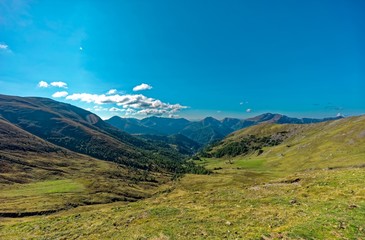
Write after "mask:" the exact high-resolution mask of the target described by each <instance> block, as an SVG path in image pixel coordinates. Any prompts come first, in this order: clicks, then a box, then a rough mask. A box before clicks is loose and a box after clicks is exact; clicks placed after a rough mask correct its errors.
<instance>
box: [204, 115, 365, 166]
mask: <svg viewBox="0 0 365 240" xmlns="http://www.w3.org/2000/svg"><path fill="white" fill-rule="evenodd" d="M250 138H256V139H259V140H263V139H264V140H265V139H266V140H267V141H263V142H261V145H260V144H258V143H257V140H256V142H255V144H256V145H260V146H259V147H257V148H252V149H250V151H246V152H245V151H243V152H242V154H243V155H245V154H246V155H248V156H249V157H250V158H264V159H266V164H270V165H271V166H272V167H273V168H280V169H292V170H293V171H294V170H305V169H313V168H336V167H342V166H350V165H354V166H358V165H362V164H365V162H364V159H365V116H360V117H350V118H345V119H340V120H336V121H329V122H323V123H317V124H306V125H293V124H284V125H278V124H261V125H258V126H254V127H250V128H247V129H244V130H240V131H237V132H235V133H233V134H231V135H229V136H228V137H227V138H225V139H224V140H223V141H222V142H220V143H218V145H216V146H214V147H213V148H212V149H210V150H209V153H210V154H211V155H212V156H215V155H217V154H218V155H219V156H223V155H224V153H225V152H226V153H227V154H225V157H226V158H227V159H229V158H232V157H234V156H235V155H239V154H233V155H232V154H229V153H230V149H231V148H232V147H235V146H237V143H242V142H247V145H250V143H251V142H250V141H249V140H250ZM268 145H272V147H270V146H268ZM273 145H276V146H273ZM260 149H261V151H260ZM259 154H260V155H259ZM257 155H259V156H257Z"/></svg>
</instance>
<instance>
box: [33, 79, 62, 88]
mask: <svg viewBox="0 0 365 240" xmlns="http://www.w3.org/2000/svg"><path fill="white" fill-rule="evenodd" d="M38 87H41V88H48V87H59V88H67V83H65V82H51V83H48V82H45V81H40V82H39V83H38Z"/></svg>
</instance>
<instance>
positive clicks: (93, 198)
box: [0, 118, 172, 217]
mask: <svg viewBox="0 0 365 240" xmlns="http://www.w3.org/2000/svg"><path fill="white" fill-rule="evenodd" d="M171 177H172V174H169V173H167V172H166V173H156V172H146V171H143V170H138V169H132V168H128V167H126V166H123V165H119V164H115V163H111V162H106V161H101V160H98V159H94V158H92V157H89V156H85V155H81V154H77V153H74V152H71V151H69V150H67V149H64V148H61V147H59V146H56V145H54V144H52V143H49V142H46V141H44V140H43V139H41V138H38V137H36V136H34V135H32V134H30V133H28V132H26V131H24V130H22V129H20V128H18V127H17V126H15V125H13V124H11V123H9V122H7V121H6V120H4V119H1V118H0V203H1V204H0V217H1V216H12V217H19V216H27V215H38V214H44V213H52V212H57V211H60V210H63V209H68V208H73V207H76V206H82V205H89V204H96V203H108V202H114V201H136V200H138V199H141V198H145V197H148V196H151V195H152V194H154V192H155V191H157V187H158V186H160V185H162V184H164V183H165V182H167V181H169V180H170V179H171Z"/></svg>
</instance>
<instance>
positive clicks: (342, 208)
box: [0, 116, 365, 240]
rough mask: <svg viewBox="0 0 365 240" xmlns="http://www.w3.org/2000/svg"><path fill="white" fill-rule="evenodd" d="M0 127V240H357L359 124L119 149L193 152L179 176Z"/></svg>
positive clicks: (364, 228) (364, 177) (151, 139)
mask: <svg viewBox="0 0 365 240" xmlns="http://www.w3.org/2000/svg"><path fill="white" fill-rule="evenodd" d="M0 127H2V128H0V133H1V135H0V136H1V137H3V138H2V141H1V144H0V147H1V148H0V150H1V151H0V153H1V162H0V163H1V164H2V165H1V166H2V167H1V169H2V171H1V172H0V179H1V184H0V189H1V194H0V202H1V207H0V219H1V221H0V238H1V239H265V240H266V239H362V238H364V237H365V225H364V222H365V188H364V187H363V182H364V181H365V165H364V164H365V147H364V146H365V135H364V131H365V117H364V116H358V117H348V118H343V119H337V120H334V121H326V122H319V123H314V124H278V123H272V122H263V123H261V124H256V125H254V126H251V127H248V128H244V129H241V130H238V131H235V132H233V133H231V134H229V135H228V136H227V137H225V138H224V139H223V140H221V141H217V142H213V143H212V144H210V145H208V146H206V147H204V148H201V147H200V148H199V147H198V146H199V145H196V144H194V141H191V140H189V139H188V138H186V137H185V136H181V137H179V138H172V137H167V136H161V135H153V134H152V135H148V134H146V135H145V136H141V138H140V137H139V136H138V135H135V136H134V137H132V136H126V137H125V138H124V139H128V138H132V139H135V140H134V142H137V141H145V143H144V144H145V146H147V149H151V147H152V146H153V147H154V148H157V149H160V150H159V151H158V152H161V153H162V154H165V153H164V151H166V149H170V150H169V151H172V149H175V150H174V152H173V155H172V156H179V157H182V156H189V155H191V152H189V151H188V149H195V150H194V151H195V152H196V151H198V150H199V149H200V150H199V151H198V153H197V154H196V155H195V156H194V157H193V158H192V159H194V160H186V162H180V163H179V164H180V165H184V164H188V166H190V167H189V168H187V169H186V168H185V169H186V170H187V171H185V172H182V174H181V175H179V176H178V177H173V176H174V174H173V173H174V172H175V170H172V171H171V169H172V168H171V167H166V168H165V170H163V168H162V167H158V168H152V169H154V170H148V171H146V170H145V169H144V168H143V167H142V168H138V167H135V166H139V165H128V164H127V165H124V164H125V163H128V161H122V162H119V161H113V160H111V161H110V160H108V161H105V160H99V159H96V158H94V157H92V156H89V155H86V154H84V153H81V152H74V151H70V150H69V149H67V148H64V147H63V146H58V145H54V144H53V143H50V142H48V141H45V140H43V139H42V138H39V137H36V136H34V135H31V134H30V133H29V132H27V131H24V130H23V129H21V128H19V127H17V125H13V124H12V123H10V122H9V121H8V120H6V119H5V118H1V124H0ZM114 131H117V130H114ZM9 134H12V140H15V138H14V137H16V138H17V140H16V141H9V140H8V139H9V138H8V139H7V138H6V137H7V136H9ZM169 136H170V135H169ZM29 139H32V140H31V141H30V140H29ZM114 139H115V138H114ZM176 144H177V145H176ZM179 144H182V145H181V146H185V147H186V146H189V147H188V148H180V149H179V151H178V150H177V149H178V146H179ZM129 146H132V145H129ZM141 146H143V145H141ZM143 151H146V150H143ZM147 151H151V150H147ZM24 156H27V157H26V158H25V157H24ZM132 156H133V155H132ZM165 156H168V155H165ZM136 161H138V159H136ZM179 161H183V160H179ZM154 163H156V164H161V163H162V162H158V161H157V162H154ZM131 166H132V167H131ZM157 166H158V165H157ZM160 166H166V165H160ZM172 166H174V165H172ZM194 166H195V167H194ZM5 169H6V171H5ZM177 169H182V168H177ZM189 169H190V170H189ZM194 169H196V170H194ZM203 169H204V171H203ZM189 171H191V172H195V173H200V174H191V173H189Z"/></svg>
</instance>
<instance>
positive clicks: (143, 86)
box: [133, 83, 152, 92]
mask: <svg viewBox="0 0 365 240" xmlns="http://www.w3.org/2000/svg"><path fill="white" fill-rule="evenodd" d="M149 89H152V86H151V85H148V84H146V83H142V84H141V85H138V86H135V87H134V88H133V91H135V92H137V91H142V90H149Z"/></svg>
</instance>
